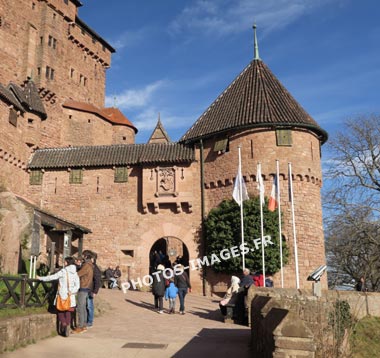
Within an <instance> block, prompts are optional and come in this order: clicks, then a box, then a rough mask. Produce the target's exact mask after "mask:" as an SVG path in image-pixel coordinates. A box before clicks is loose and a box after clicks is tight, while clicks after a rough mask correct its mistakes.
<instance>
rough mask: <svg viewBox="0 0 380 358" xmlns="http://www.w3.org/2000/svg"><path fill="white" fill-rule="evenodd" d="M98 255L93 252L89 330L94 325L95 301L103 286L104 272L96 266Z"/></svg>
mask: <svg viewBox="0 0 380 358" xmlns="http://www.w3.org/2000/svg"><path fill="white" fill-rule="evenodd" d="M97 258H98V255H97V253H96V252H93V251H91V262H92V268H93V270H94V275H93V279H92V289H91V292H90V293H89V295H88V297H87V328H91V327H92V326H93V324H94V299H95V296H96V295H97V294H98V292H99V289H100V286H101V284H102V272H101V270H100V268H99V266H98V265H97V264H96V260H97Z"/></svg>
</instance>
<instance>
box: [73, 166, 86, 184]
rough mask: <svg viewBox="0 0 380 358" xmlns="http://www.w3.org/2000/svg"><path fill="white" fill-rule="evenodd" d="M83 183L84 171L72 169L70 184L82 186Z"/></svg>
mask: <svg viewBox="0 0 380 358" xmlns="http://www.w3.org/2000/svg"><path fill="white" fill-rule="evenodd" d="M82 182H83V170H82V169H72V170H71V171H70V184H82Z"/></svg>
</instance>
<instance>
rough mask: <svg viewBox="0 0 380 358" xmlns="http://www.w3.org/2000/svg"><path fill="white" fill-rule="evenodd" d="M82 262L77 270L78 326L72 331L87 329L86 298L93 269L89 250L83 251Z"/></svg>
mask: <svg viewBox="0 0 380 358" xmlns="http://www.w3.org/2000/svg"><path fill="white" fill-rule="evenodd" d="M83 258H84V263H83V265H82V267H81V269H80V270H79V271H78V276H79V279H80V288H79V292H78V305H77V311H78V316H79V317H78V327H76V328H75V329H74V330H73V332H74V333H83V332H85V331H87V298H88V295H89V293H90V292H91V289H92V284H93V276H94V269H93V266H92V262H91V251H89V250H85V251H83Z"/></svg>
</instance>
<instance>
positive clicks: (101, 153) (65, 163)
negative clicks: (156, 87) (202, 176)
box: [28, 143, 195, 169]
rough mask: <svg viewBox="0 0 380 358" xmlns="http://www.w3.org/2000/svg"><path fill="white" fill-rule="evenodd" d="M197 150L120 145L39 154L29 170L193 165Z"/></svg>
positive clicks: (40, 151) (169, 145)
mask: <svg viewBox="0 0 380 358" xmlns="http://www.w3.org/2000/svg"><path fill="white" fill-rule="evenodd" d="M194 160H195V154H194V148H193V147H192V146H187V145H184V144H179V143H154V144H120V145H105V146H83V147H66V148H48V149H38V150H36V151H35V152H34V153H33V154H32V156H31V159H30V162H29V165H28V168H29V169H59V168H75V167H82V168H84V167H109V166H122V165H139V164H155V163H170V164H175V163H191V162H193V161H194Z"/></svg>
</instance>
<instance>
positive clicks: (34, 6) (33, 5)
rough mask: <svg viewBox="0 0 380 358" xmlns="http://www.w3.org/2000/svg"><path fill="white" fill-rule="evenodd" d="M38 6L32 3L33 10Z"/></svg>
mask: <svg viewBox="0 0 380 358" xmlns="http://www.w3.org/2000/svg"><path fill="white" fill-rule="evenodd" d="M35 8H36V4H35V3H34V2H33V3H32V10H34V9H35Z"/></svg>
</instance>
